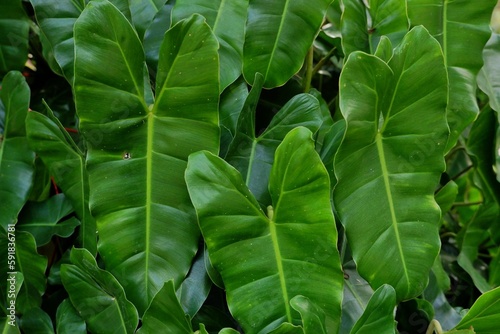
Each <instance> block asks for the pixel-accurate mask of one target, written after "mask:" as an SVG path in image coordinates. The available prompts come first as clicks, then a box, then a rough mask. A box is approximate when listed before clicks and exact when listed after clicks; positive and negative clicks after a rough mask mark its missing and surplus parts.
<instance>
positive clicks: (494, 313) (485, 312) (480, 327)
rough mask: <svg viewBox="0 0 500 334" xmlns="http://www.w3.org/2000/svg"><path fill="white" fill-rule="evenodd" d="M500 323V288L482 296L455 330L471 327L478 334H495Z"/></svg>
mask: <svg viewBox="0 0 500 334" xmlns="http://www.w3.org/2000/svg"><path fill="white" fill-rule="evenodd" d="M499 323H500V287H498V288H496V289H493V290H491V291H488V292H486V293H484V294H482V295H481V296H480V297H479V298H478V299H477V300H476V301H475V302H474V304H473V305H472V307H471V308H470V310H469V312H467V314H466V315H465V316H464V317H463V319H462V321H460V323H459V324H458V325H457V327H455V329H468V328H470V327H471V326H472V327H473V328H474V331H475V332H476V333H477V334H495V333H497V332H498V324H499Z"/></svg>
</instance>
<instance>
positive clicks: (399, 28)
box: [340, 0, 409, 58]
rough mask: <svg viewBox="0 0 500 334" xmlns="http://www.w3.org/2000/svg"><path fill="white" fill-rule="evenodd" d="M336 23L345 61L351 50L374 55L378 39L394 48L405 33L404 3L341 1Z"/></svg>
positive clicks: (389, 0)
mask: <svg viewBox="0 0 500 334" xmlns="http://www.w3.org/2000/svg"><path fill="white" fill-rule="evenodd" d="M343 4H344V11H343V13H342V19H341V23H340V29H341V33H342V48H343V49H344V54H345V56H346V58H347V57H348V56H349V54H351V53H352V52H354V51H364V52H367V53H371V54H374V53H375V50H376V49H377V47H378V44H379V42H380V40H381V38H382V36H386V37H387V38H388V39H389V41H390V42H391V43H392V45H397V44H399V42H401V40H402V39H403V37H404V35H405V34H406V33H407V32H408V28H409V23H408V17H407V14H406V11H407V9H406V1H405V0H371V1H370V2H369V6H367V2H364V1H362V0H352V1H344V2H343Z"/></svg>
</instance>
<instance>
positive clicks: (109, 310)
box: [61, 248, 139, 333]
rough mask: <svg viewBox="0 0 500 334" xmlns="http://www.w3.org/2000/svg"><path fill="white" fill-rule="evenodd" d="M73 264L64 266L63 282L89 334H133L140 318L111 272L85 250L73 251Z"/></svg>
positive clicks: (62, 268)
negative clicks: (110, 329)
mask: <svg viewBox="0 0 500 334" xmlns="http://www.w3.org/2000/svg"><path fill="white" fill-rule="evenodd" d="M71 263H72V264H63V265H62V266H61V279H62V282H63V285H64V288H65V289H66V291H67V292H68V295H69V298H70V300H71V303H72V304H73V306H74V307H75V308H76V309H77V311H78V313H79V314H80V315H81V317H82V318H83V319H85V322H86V323H87V327H88V329H89V331H91V332H94V333H106V332H108V331H109V328H110V326H113V332H114V333H134V332H135V329H136V327H137V324H138V321H139V318H138V314H137V310H136V308H135V307H134V305H133V304H132V303H131V302H130V301H128V300H127V297H126V296H125V291H124V290H123V287H122V286H121V285H120V283H118V281H117V280H116V278H114V277H113V275H111V274H110V273H109V272H107V271H105V270H102V269H100V268H99V267H98V266H97V263H96V261H95V259H94V258H93V256H92V254H90V253H89V252H88V251H87V250H86V249H83V248H82V249H78V248H73V249H72V250H71Z"/></svg>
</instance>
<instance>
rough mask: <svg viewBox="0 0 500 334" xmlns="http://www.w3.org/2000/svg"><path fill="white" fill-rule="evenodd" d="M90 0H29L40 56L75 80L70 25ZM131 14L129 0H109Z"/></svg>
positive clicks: (53, 67)
mask: <svg viewBox="0 0 500 334" xmlns="http://www.w3.org/2000/svg"><path fill="white" fill-rule="evenodd" d="M89 1H90V0H71V1H67V0H66V1H60V0H30V2H31V4H32V5H33V9H34V11H35V16H36V20H37V23H38V26H39V28H40V42H41V43H42V52H43V57H44V58H45V60H46V61H47V63H48V64H49V66H50V68H51V70H52V71H54V72H55V73H57V74H59V75H61V76H64V77H65V78H66V80H68V82H69V83H70V84H73V80H74V67H75V66H74V62H75V40H74V35H73V28H74V25H75V22H76V20H77V19H78V17H79V16H80V15H81V13H82V11H83V9H84V8H85V6H86V5H87V4H88V3H89ZM111 2H112V3H114V4H115V5H116V6H117V7H119V8H120V10H122V12H123V13H124V15H126V16H127V17H128V18H130V9H129V7H128V0H112V1H111Z"/></svg>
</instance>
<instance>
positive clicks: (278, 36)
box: [264, 0, 290, 82]
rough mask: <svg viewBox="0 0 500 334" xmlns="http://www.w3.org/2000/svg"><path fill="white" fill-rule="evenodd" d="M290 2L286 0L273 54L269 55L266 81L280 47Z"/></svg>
mask: <svg viewBox="0 0 500 334" xmlns="http://www.w3.org/2000/svg"><path fill="white" fill-rule="evenodd" d="M289 4H290V0H286V1H285V6H284V8H283V15H281V21H280V25H279V27H278V32H277V34H276V39H275V40H274V44H273V49H272V50H271V54H270V55H269V62H268V63H267V69H266V75H265V77H264V82H266V81H267V77H268V74H269V71H270V69H271V64H272V63H273V60H274V54H275V53H276V49H277V48H278V41H279V39H280V36H281V31H282V30H283V25H284V22H285V19H286V16H287V15H286V14H287V10H288V5H289Z"/></svg>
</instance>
